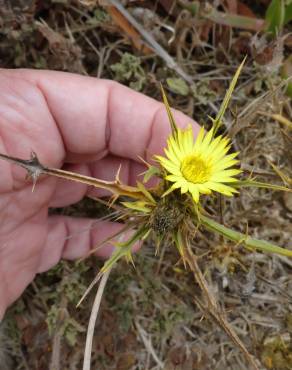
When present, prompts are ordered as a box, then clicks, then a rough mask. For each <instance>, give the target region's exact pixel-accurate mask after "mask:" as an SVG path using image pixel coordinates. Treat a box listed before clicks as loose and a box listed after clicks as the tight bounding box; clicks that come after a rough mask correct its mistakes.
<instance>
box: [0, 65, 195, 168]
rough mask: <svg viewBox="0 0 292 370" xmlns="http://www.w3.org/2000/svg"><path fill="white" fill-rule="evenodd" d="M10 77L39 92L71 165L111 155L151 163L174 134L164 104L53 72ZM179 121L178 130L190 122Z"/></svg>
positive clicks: (19, 72)
mask: <svg viewBox="0 0 292 370" xmlns="http://www.w3.org/2000/svg"><path fill="white" fill-rule="evenodd" d="M2 73H3V72H2ZM6 73H8V74H9V75H10V76H12V77H14V78H15V79H17V78H24V79H25V80H26V81H30V82H31V83H32V84H34V85H35V86H37V88H38V89H40V91H41V92H42V94H43V96H44V98H45V100H46V102H47V105H48V108H49V110H50V112H51V115H52V117H53V118H54V120H55V122H56V124H57V126H58V129H59V132H60V136H61V137H62V140H63V143H64V146H65V150H66V153H67V159H69V160H71V161H74V162H75V163H76V161H78V160H79V161H81V162H84V161H86V160H87V159H88V158H91V159H95V160H96V159H98V158H102V157H104V156H105V154H106V153H108V152H110V153H111V154H113V155H115V156H121V157H124V158H130V159H132V160H137V158H138V156H141V157H143V158H145V159H149V158H150V157H151V156H152V154H154V153H160V152H161V150H162V147H163V146H164V144H165V140H166V137H167V136H168V134H169V132H170V127H169V122H168V118H167V114H166V111H165V108H164V106H163V105H162V104H161V103H159V102H157V101H155V100H153V99H151V98H149V97H146V96H144V95H142V94H139V93H137V92H135V91H132V90H131V89H129V88H127V87H125V86H122V85H120V84H118V83H116V82H113V81H107V80H98V79H96V78H91V77H83V76H79V75H74V74H69V73H63V72H52V71H32V70H17V71H8V72H7V71H6ZM175 116H176V119H177V121H178V124H179V125H180V126H185V125H186V124H187V123H189V122H190V119H189V118H188V117H187V116H185V115H184V114H182V113H180V112H175ZM195 130H197V124H195Z"/></svg>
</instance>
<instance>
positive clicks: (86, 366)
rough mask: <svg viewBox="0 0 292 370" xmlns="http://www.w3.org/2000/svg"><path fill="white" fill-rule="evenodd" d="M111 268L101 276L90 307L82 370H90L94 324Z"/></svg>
mask: <svg viewBox="0 0 292 370" xmlns="http://www.w3.org/2000/svg"><path fill="white" fill-rule="evenodd" d="M110 272H111V268H109V269H108V270H107V271H106V272H105V273H104V274H103V275H102V278H101V281H100V284H99V287H98V289H97V293H96V297H95V300H94V303H93V306H92V311H91V314H90V319H89V323H88V329H87V335H86V344H85V351H84V360H83V370H90V367H91V352H92V341H93V335H94V328H95V323H96V319H97V315H98V311H99V307H100V302H101V298H102V295H103V292H104V288H105V286H106V282H107V279H108V277H109V275H110Z"/></svg>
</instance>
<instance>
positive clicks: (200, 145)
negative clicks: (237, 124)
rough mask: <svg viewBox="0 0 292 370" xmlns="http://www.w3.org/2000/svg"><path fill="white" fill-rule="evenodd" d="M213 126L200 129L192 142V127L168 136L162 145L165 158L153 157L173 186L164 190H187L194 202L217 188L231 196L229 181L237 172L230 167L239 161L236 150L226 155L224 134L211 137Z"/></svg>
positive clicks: (227, 144) (228, 146)
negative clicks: (165, 143)
mask: <svg viewBox="0 0 292 370" xmlns="http://www.w3.org/2000/svg"><path fill="white" fill-rule="evenodd" d="M213 133H214V131H213V129H211V130H210V131H209V132H207V133H205V131H204V129H203V128H201V130H200V132H199V134H198V136H197V139H196V141H195V142H194V139H193V130H192V126H191V125H189V126H188V127H187V129H185V130H181V129H179V128H177V131H176V132H175V133H173V134H172V135H170V137H169V138H168V140H167V148H165V154H166V157H162V156H156V158H157V159H158V161H159V162H160V164H161V166H162V167H163V168H164V169H166V170H167V172H168V174H167V176H166V177H165V179H166V180H168V181H170V182H173V185H172V186H171V187H170V188H169V189H168V190H167V192H166V193H169V192H170V191H172V190H174V189H181V193H182V194H183V193H187V192H189V193H190V194H191V195H192V197H193V199H194V201H195V202H196V203H198V202H199V197H200V194H210V193H211V192H212V191H217V192H219V193H222V194H224V195H227V196H232V195H233V193H236V192H237V191H236V190H235V188H233V187H232V186H230V185H229V184H230V183H232V182H234V181H237V180H236V178H234V177H233V176H235V175H238V174H239V173H240V172H241V171H240V170H238V169H235V168H232V169H230V167H232V166H234V165H235V164H237V163H238V162H239V161H238V160H237V159H235V157H236V156H237V154H238V153H232V154H227V152H228V151H229V149H230V140H229V139H228V138H226V137H222V136H221V135H220V136H217V137H216V138H213Z"/></svg>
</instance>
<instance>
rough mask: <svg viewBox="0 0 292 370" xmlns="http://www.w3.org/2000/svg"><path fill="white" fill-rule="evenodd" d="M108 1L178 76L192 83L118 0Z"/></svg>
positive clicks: (189, 77) (190, 78)
mask: <svg viewBox="0 0 292 370" xmlns="http://www.w3.org/2000/svg"><path fill="white" fill-rule="evenodd" d="M109 3H110V4H112V5H113V6H114V7H116V8H117V9H118V11H119V12H120V13H121V14H122V15H123V16H124V17H125V18H126V19H127V21H128V22H129V23H131V25H132V26H133V27H134V28H135V29H136V30H137V31H138V32H139V33H140V35H141V36H143V37H144V39H145V41H147V43H148V45H149V46H150V48H151V49H152V50H153V51H154V52H155V53H156V54H157V55H158V56H160V58H162V59H163V60H164V61H165V63H166V65H167V66H168V67H169V68H171V69H173V70H175V71H176V73H177V74H178V75H180V77H182V78H183V79H184V80H185V81H187V82H188V83H190V84H191V83H192V77H191V76H189V75H188V74H187V73H185V72H184V71H183V70H182V69H181V67H180V66H179V65H178V64H177V63H176V62H175V60H174V59H173V58H172V57H171V56H170V55H169V54H168V53H167V52H166V50H164V49H163V47H161V46H160V45H159V43H158V42H157V41H156V40H155V39H154V37H153V36H152V35H151V34H150V33H149V32H147V31H146V30H145V29H144V28H143V27H142V26H141V25H140V24H139V23H138V22H137V21H136V19H135V18H134V17H133V16H132V15H131V14H130V13H129V12H128V11H127V9H126V8H125V7H124V6H123V5H122V4H121V3H120V2H119V1H118V0H109Z"/></svg>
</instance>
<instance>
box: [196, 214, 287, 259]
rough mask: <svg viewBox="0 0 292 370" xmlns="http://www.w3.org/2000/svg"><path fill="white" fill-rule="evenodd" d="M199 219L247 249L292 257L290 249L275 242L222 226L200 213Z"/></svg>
mask: <svg viewBox="0 0 292 370" xmlns="http://www.w3.org/2000/svg"><path fill="white" fill-rule="evenodd" d="M200 220H201V224H202V225H204V226H205V227H206V228H207V229H209V230H212V231H215V232H217V233H218V234H220V235H223V236H225V237H226V238H227V239H229V240H232V241H234V242H237V243H240V244H242V245H243V246H245V247H246V248H247V249H252V250H258V251H262V252H268V253H275V254H280V255H282V256H286V257H292V250H289V249H285V248H282V247H279V246H277V245H275V244H272V243H270V242H267V241H264V240H259V239H254V238H251V237H250V236H248V235H245V234H243V233H240V232H239V231H235V230H232V229H229V228H228V227H226V226H223V225H221V224H219V223H218V222H216V221H214V220H212V219H211V218H209V217H207V216H204V215H201V217H200Z"/></svg>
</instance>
